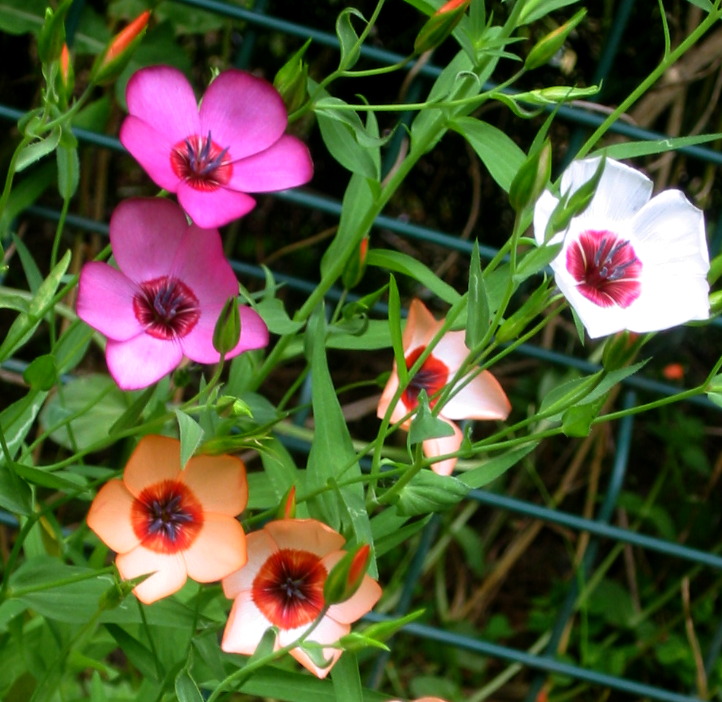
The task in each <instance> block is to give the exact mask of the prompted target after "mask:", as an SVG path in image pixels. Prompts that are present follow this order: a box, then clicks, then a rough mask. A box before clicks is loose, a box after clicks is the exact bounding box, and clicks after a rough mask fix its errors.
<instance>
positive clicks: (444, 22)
mask: <svg viewBox="0 0 722 702" xmlns="http://www.w3.org/2000/svg"><path fill="white" fill-rule="evenodd" d="M470 4H471V0H449V1H448V2H447V3H445V4H443V5H442V6H441V7H440V8H439V9H438V10H437V11H436V12H434V14H433V15H431V17H429V19H428V20H426V24H424V26H423V27H422V28H421V31H420V32H419V34H418V36H417V37H416V41H414V52H415V53H417V54H423V53H424V52H425V51H429V50H430V49H433V48H435V47H437V46H438V45H439V44H441V42H442V41H444V39H446V38H447V37H448V36H449V34H451V32H453V31H454V28H455V27H456V25H457V24H459V22H461V18H462V17H463V16H464V13H465V12H466V8H467V7H469V5H470Z"/></svg>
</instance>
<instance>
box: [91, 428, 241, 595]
mask: <svg viewBox="0 0 722 702" xmlns="http://www.w3.org/2000/svg"><path fill="white" fill-rule="evenodd" d="M247 500H248V485H247V483H246V469H245V466H244V464H243V462H242V461H241V460H240V459H239V458H236V457H234V456H227V455H223V456H196V457H194V458H191V459H190V460H189V461H188V464H187V465H186V467H185V469H183V470H181V463H180V442H179V441H178V440H177V439H171V438H168V437H165V436H145V437H143V438H142V439H141V440H140V442H139V443H138V446H136V448H135V450H134V451H133V454H132V455H131V457H130V459H129V460H128V463H127V465H126V466H125V471H124V473H123V479H122V480H117V479H115V480H110V481H109V482H107V483H106V484H105V485H104V486H103V487H102V488H101V490H100V491H99V492H98V494H97V495H96V497H95V499H94V500H93V503H92V505H91V506H90V511H89V512H88V526H89V527H90V528H91V529H92V530H93V531H94V532H95V533H96V534H97V535H98V536H99V537H100V539H101V540H102V541H104V542H105V543H106V544H107V545H108V546H109V547H110V548H112V549H113V550H114V551H116V552H117V554H118V556H117V557H116V561H115V564H116V566H117V568H118V571H119V572H120V575H121V577H122V578H123V579H125V580H128V579H130V578H136V577H138V576H140V575H144V574H146V573H152V575H151V576H150V577H149V578H147V579H146V580H144V581H143V582H142V583H140V584H139V585H137V586H136V587H135V588H134V589H133V592H134V593H135V595H136V596H137V597H138V599H139V600H140V601H141V602H145V603H146V604H150V603H151V602H155V601H156V600H158V599H160V598H162V597H166V596H167V595H171V594H172V593H174V592H176V591H177V590H180V588H181V587H183V585H184V583H185V581H186V578H187V577H189V576H190V577H191V578H192V579H193V580H196V581H198V582H201V583H207V582H212V581H215V580H220V579H221V578H223V577H225V576H226V575H228V574H230V573H232V572H233V571H235V570H237V569H238V568H240V567H241V566H242V565H243V564H244V563H245V562H246V537H245V534H244V533H243V528H242V527H241V524H240V522H239V521H238V520H237V519H235V517H236V515H238V514H239V513H240V512H241V511H242V510H243V508H244V507H245V506H246V502H247Z"/></svg>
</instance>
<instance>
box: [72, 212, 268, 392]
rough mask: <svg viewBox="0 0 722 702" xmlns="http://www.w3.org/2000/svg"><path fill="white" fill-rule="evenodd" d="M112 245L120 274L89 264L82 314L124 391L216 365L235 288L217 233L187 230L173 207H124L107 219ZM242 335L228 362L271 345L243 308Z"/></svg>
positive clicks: (265, 331) (264, 329)
mask: <svg viewBox="0 0 722 702" xmlns="http://www.w3.org/2000/svg"><path fill="white" fill-rule="evenodd" d="M110 243H111V245H112V247H113V256H114V257H115V260H116V262H117V264H118V267H119V268H120V270H118V269H116V268H113V267H111V266H109V265H108V264H107V263H101V262H99V261H94V262H91V263H87V264H85V266H83V270H82V271H81V273H80V282H79V286H78V287H79V290H78V303H77V312H78V317H80V318H81V319H82V320H83V321H84V322H86V323H87V324H89V325H90V326H91V327H93V328H94V329H97V330H98V331H99V332H100V333H101V334H104V335H105V336H107V337H108V343H107V345H106V349H105V357H106V361H107V363H108V370H109V371H110V374H111V375H112V376H113V378H114V379H115V381H116V382H117V383H118V386H119V387H120V388H122V389H123V390H134V389H137V388H144V387H147V386H148V385H151V384H152V383H154V382H156V381H157V380H160V378H162V377H163V376H164V375H167V374H168V373H170V372H171V371H172V370H173V369H174V368H176V366H178V364H179V363H180V362H181V360H182V359H183V357H184V356H187V357H188V358H190V359H191V360H193V361H196V362H197V363H217V362H218V360H219V359H220V354H219V353H218V351H217V350H216V349H215V347H214V346H213V332H214V329H215V325H216V322H217V320H218V318H219V316H220V314H221V310H222V309H223V306H224V304H225V303H226V301H227V300H228V298H230V297H235V296H236V295H238V281H237V280H236V276H235V274H234V272H233V269H232V268H231V264H230V263H229V262H228V260H227V259H226V258H225V256H224V254H223V247H222V244H221V237H220V234H219V233H218V230H217V229H200V228H199V227H197V226H195V225H193V224H191V225H189V224H188V222H187V220H186V217H185V215H184V214H183V211H182V210H181V209H180V207H178V205H176V204H175V203H173V202H171V201H169V200H163V199H160V198H136V199H131V200H125V201H124V202H122V203H121V204H120V205H118V207H117V208H116V209H115V211H114V212H113V215H112V217H111V219H110ZM239 312H240V321H241V335H240V338H239V340H238V343H237V344H236V345H235V347H234V348H232V349H230V350H229V351H228V352H227V353H226V358H232V357H233V356H237V355H238V354H239V353H242V352H243V351H247V350H249V349H258V348H262V347H263V346H265V345H266V344H267V343H268V329H267V327H266V325H265V323H264V322H263V320H262V319H261V318H260V317H259V315H258V314H257V313H256V312H255V311H254V310H252V309H251V308H249V307H246V306H240V308H239Z"/></svg>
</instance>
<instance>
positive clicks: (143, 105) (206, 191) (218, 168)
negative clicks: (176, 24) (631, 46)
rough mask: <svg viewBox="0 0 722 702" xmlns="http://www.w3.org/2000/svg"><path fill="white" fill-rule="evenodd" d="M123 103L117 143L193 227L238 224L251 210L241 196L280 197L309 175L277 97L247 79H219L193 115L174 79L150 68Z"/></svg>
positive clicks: (185, 90) (179, 79) (184, 86)
mask: <svg viewBox="0 0 722 702" xmlns="http://www.w3.org/2000/svg"><path fill="white" fill-rule="evenodd" d="M126 99H127V104H128V112H129V115H128V117H126V119H125V120H124V121H123V124H122V126H121V129H120V141H121V142H122V143H123V146H125V148H126V149H128V151H130V153H131V154H132V155H133V157H134V158H135V159H136V160H137V161H138V162H139V163H140V165H141V166H143V168H144V169H145V170H146V172H147V173H148V175H149V176H150V177H151V178H152V179H153V180H154V181H155V182H156V183H157V184H158V185H159V186H160V187H161V188H165V189H166V190H168V191H169V192H172V193H176V195H177V197H178V201H179V202H180V204H181V205H182V206H183V209H184V210H185V211H186V212H187V213H188V215H189V216H190V217H191V219H192V220H193V221H194V222H195V223H196V224H197V225H198V226H199V227H204V228H212V227H220V226H221V225H223V224H227V223H228V222H230V221H232V220H234V219H236V218H238V217H242V216H243V215H244V214H246V213H247V212H248V211H250V210H251V209H252V208H253V207H254V205H255V200H254V199H253V198H252V197H251V196H250V195H248V194H247V193H249V192H252V193H260V192H269V191H273V190H284V189H286V188H290V187H293V186H296V185H301V184H303V183H306V182H307V181H308V180H310V178H311V175H312V174H313V164H312V162H311V157H310V155H309V153H308V149H307V148H306V146H305V145H304V144H303V143H302V142H301V141H300V140H299V139H297V138H296V137H294V136H290V135H287V134H284V132H285V130H286V125H287V122H288V116H287V114H286V108H285V106H284V104H283V100H282V99H281V96H280V95H279V94H278V92H277V91H276V89H275V88H274V87H273V86H272V85H271V84H270V83H267V82H266V81H265V80H262V79H261V78H256V77H255V76H252V75H250V74H249V73H244V72H243V71H238V70H235V69H231V70H227V71H223V73H221V74H220V75H219V76H218V77H217V78H216V79H215V80H214V81H213V82H212V83H211V85H210V86H209V87H208V89H207V90H206V92H205V94H204V96H203V100H202V101H201V104H200V107H199V106H198V102H197V101H196V97H195V95H194V94H193V88H192V87H191V85H190V83H189V82H188V80H187V79H186V77H185V76H184V75H183V74H182V73H181V72H180V71H178V70H177V69H175V68H171V67H169V66H151V67H148V68H143V69H141V70H139V71H138V72H137V73H135V74H134V75H133V76H132V77H131V79H130V81H128V88H127V93H126Z"/></svg>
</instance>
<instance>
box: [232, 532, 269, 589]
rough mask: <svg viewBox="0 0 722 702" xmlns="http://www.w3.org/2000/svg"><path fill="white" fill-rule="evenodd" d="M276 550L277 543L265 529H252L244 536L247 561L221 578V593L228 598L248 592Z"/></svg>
mask: <svg viewBox="0 0 722 702" xmlns="http://www.w3.org/2000/svg"><path fill="white" fill-rule="evenodd" d="M276 551H278V544H276V542H275V541H274V540H273V539H272V538H271V535H270V534H269V533H268V532H267V531H266V530H265V529H261V530H260V531H254V532H253V533H251V534H248V536H247V537H246V554H247V557H248V561H247V562H246V565H244V566H243V567H242V568H241V569H240V570H237V571H236V572H235V573H231V575H229V576H228V577H226V578H223V593H224V594H225V596H226V597H228V598H229V599H232V598H234V597H238V596H239V595H240V593H241V592H244V591H248V592H249V593H250V591H251V587H252V586H253V581H254V579H255V577H256V575H258V571H260V570H261V567H262V566H263V564H264V563H265V562H266V561H267V560H268V558H269V556H271V555H272V554H274V553H275V552H276Z"/></svg>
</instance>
